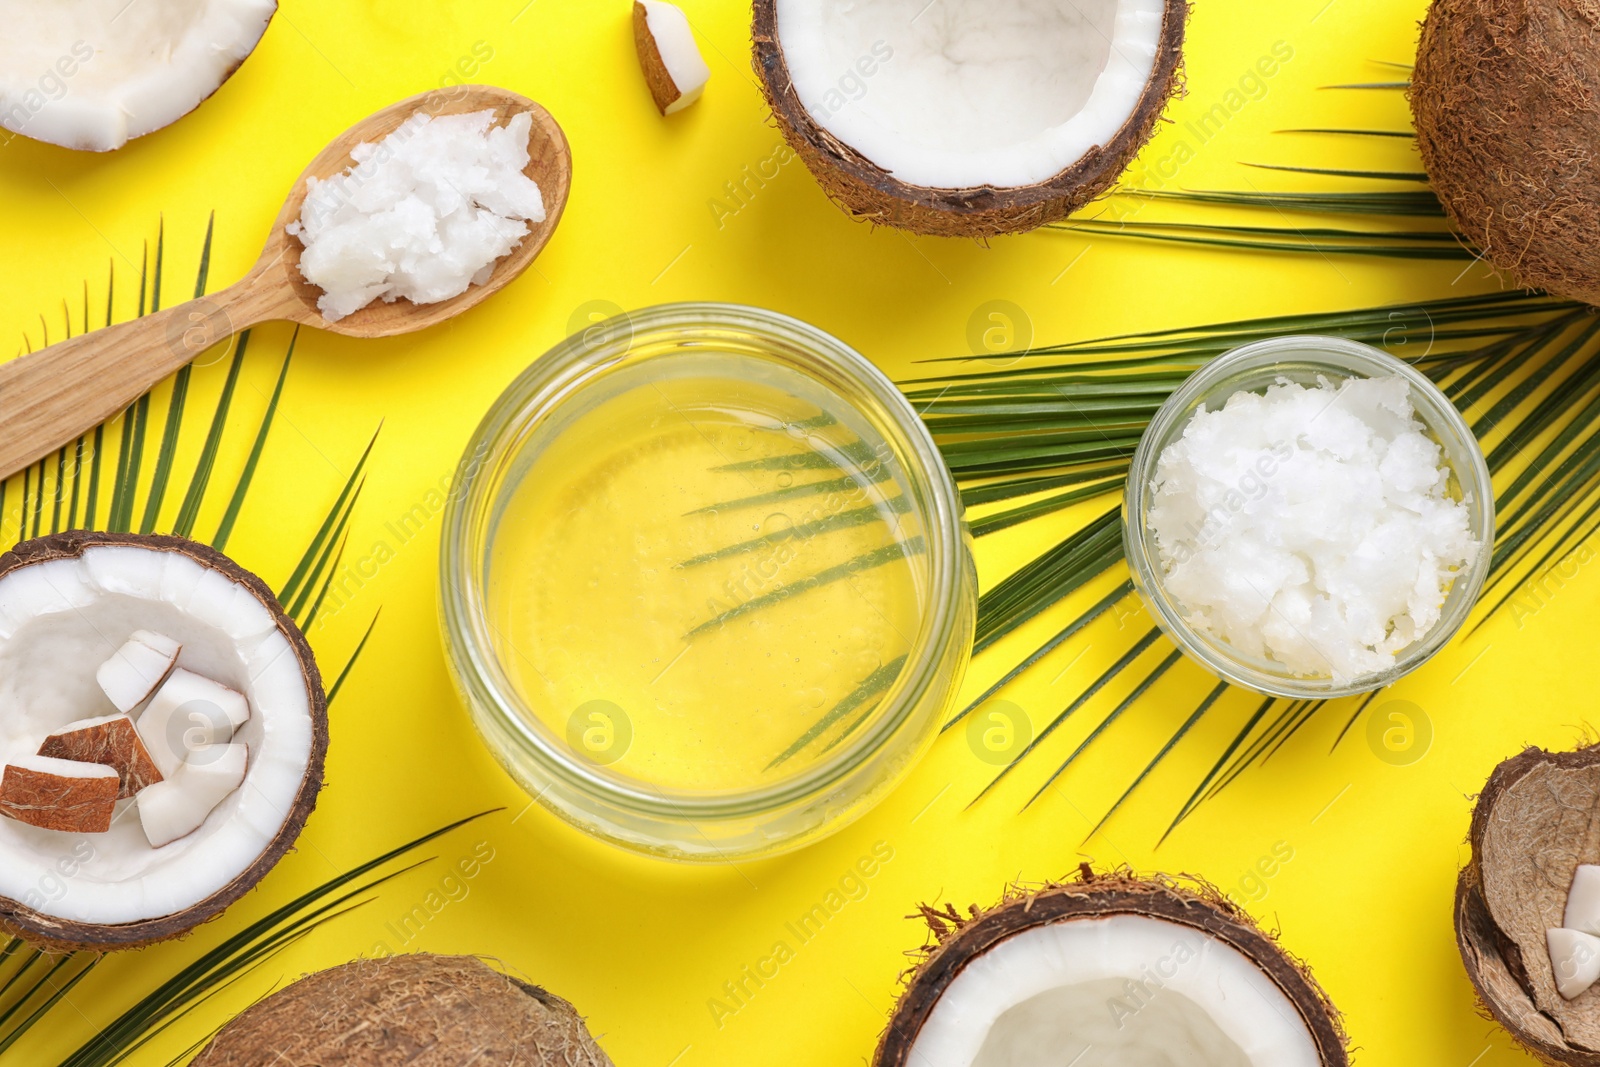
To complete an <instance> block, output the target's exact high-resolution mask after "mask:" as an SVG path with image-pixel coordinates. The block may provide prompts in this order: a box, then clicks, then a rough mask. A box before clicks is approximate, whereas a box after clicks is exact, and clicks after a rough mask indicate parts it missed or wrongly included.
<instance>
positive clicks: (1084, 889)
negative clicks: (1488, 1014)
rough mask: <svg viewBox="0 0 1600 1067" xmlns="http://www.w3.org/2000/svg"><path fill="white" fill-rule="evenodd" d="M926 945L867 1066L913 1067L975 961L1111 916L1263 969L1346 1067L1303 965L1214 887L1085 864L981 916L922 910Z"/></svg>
mask: <svg viewBox="0 0 1600 1067" xmlns="http://www.w3.org/2000/svg"><path fill="white" fill-rule="evenodd" d="M920 910H921V914H922V918H923V919H924V920H925V921H926V922H927V923H928V927H929V929H930V930H931V931H932V935H933V940H932V942H931V943H930V944H929V945H928V946H927V947H925V948H924V949H923V953H922V958H921V960H920V961H919V962H918V963H917V965H916V966H915V967H914V968H913V969H912V970H911V971H909V972H908V973H907V977H906V980H905V989H904V991H903V992H902V993H901V995H900V1000H899V1002H898V1003H897V1004H896V1005H895V1009H894V1014H893V1015H892V1016H891V1017H890V1019H889V1025H888V1028H887V1029H885V1030H884V1032H883V1036H882V1037H881V1038H880V1039H879V1041H878V1050H877V1054H876V1055H875V1056H874V1057H873V1061H872V1062H873V1067H915V1064H914V1061H912V1060H911V1058H910V1057H911V1051H912V1047H913V1045H914V1044H915V1043H916V1039H917V1035H918V1034H919V1033H921V1031H922V1028H923V1025H924V1024H925V1023H927V1021H928V1018H929V1016H930V1015H931V1014H932V1012H933V1009H934V1006H935V1005H936V1004H937V1003H938V1002H939V998H940V997H942V996H943V995H944V993H945V992H946V990H948V989H949V988H950V985H951V983H952V982H954V981H955V979H956V977H957V976H958V975H959V974H960V973H961V972H962V970H963V969H964V968H966V967H967V965H968V964H970V963H972V961H973V960H975V959H977V958H978V957H980V956H982V955H983V954H984V953H985V952H987V951H989V950H990V949H992V948H994V947H995V946H996V945H998V944H999V943H1000V942H1002V941H1004V940H1006V939H1007V938H1010V937H1014V936H1016V935H1018V934H1021V933H1024V932H1026V931H1028V930H1031V929H1034V928H1037V927H1040V926H1045V925H1048V924H1053V923H1064V922H1075V921H1079V920H1085V919H1103V918H1108V917H1111V916H1117V915H1133V916H1142V917H1145V918H1151V919H1160V920H1165V921H1166V922H1170V923H1175V924H1177V925H1179V926H1185V927H1189V928H1191V929H1194V930H1197V931H1199V932H1200V933H1202V934H1204V935H1205V936H1207V937H1210V938H1215V939H1216V940H1218V941H1220V942H1222V943H1223V944H1225V945H1228V946H1230V947H1232V948H1234V949H1237V950H1238V951H1239V952H1240V953H1242V954H1243V955H1244V956H1245V957H1246V958H1247V959H1249V960H1250V961H1251V962H1252V963H1254V964H1255V965H1256V966H1257V967H1259V968H1260V969H1261V971H1262V973H1263V974H1265V975H1266V976H1267V977H1268V978H1269V979H1270V980H1271V981H1272V982H1273V984H1275V985H1276V986H1277V987H1278V988H1279V989H1280V990H1281V991H1282V992H1283V994H1284V996H1285V997H1287V998H1288V1000H1289V1003H1290V1004H1292V1005H1294V1007H1295V1009H1296V1010H1297V1011H1298V1012H1299V1015H1300V1018H1301V1021H1302V1022H1304V1023H1305V1026H1306V1029H1307V1030H1308V1031H1309V1032H1310V1035H1311V1039H1312V1043H1313V1044H1314V1045H1315V1047H1316V1050H1317V1054H1318V1057H1319V1059H1320V1061H1321V1063H1322V1064H1323V1065H1324V1067H1348V1064H1349V1062H1350V1055H1349V1051H1348V1044H1349V1042H1348V1038H1347V1037H1346V1036H1345V1032H1344V1026H1343V1023H1342V1022H1341V1020H1340V1017H1339V1013H1338V1011H1337V1010H1335V1008H1334V1006H1333V1003H1332V1002H1331V1001H1330V1000H1329V999H1328V996H1327V994H1326V993H1324V992H1323V990H1322V987H1321V986H1320V985H1318V984H1317V981H1316V979H1314V978H1313V977H1312V976H1311V973H1310V971H1309V970H1308V969H1307V968H1306V966H1305V965H1304V964H1302V963H1300V962H1299V961H1298V960H1296V959H1295V958H1294V957H1292V956H1290V955H1289V953H1288V952H1286V951H1285V950H1284V949H1283V948H1282V946H1280V945H1279V944H1278V943H1277V941H1275V940H1274V939H1273V937H1272V935H1270V934H1268V933H1266V932H1265V931H1263V930H1262V929H1261V928H1260V927H1259V926H1257V925H1256V924H1255V922H1254V920H1252V919H1251V918H1250V916H1249V915H1247V914H1246V913H1245V912H1244V911H1243V910H1241V909H1240V908H1239V907H1238V906H1237V905H1235V904H1234V903H1233V902H1232V901H1230V900H1228V898H1227V897H1225V896H1224V895H1223V894H1222V892H1221V891H1220V890H1218V889H1216V888H1215V887H1213V886H1211V885H1209V884H1207V883H1205V882H1201V881H1198V880H1195V879H1184V880H1182V881H1179V880H1177V879H1174V878H1170V877H1167V876H1164V875H1156V876H1153V877H1150V878H1140V877H1136V876H1135V875H1134V874H1133V873H1132V872H1131V871H1128V870H1126V869H1118V870H1113V871H1109V872H1105V873H1096V872H1095V871H1094V870H1093V869H1092V868H1091V867H1090V866H1089V865H1088V864H1082V865H1081V866H1080V867H1079V869H1078V872H1077V874H1076V875H1075V876H1074V877H1073V878H1072V879H1070V880H1068V881H1065V882H1059V883H1050V884H1046V885H1044V886H1035V887H1020V886H1019V887H1014V888H1012V889H1011V890H1010V891H1009V892H1007V894H1006V895H1005V897H1004V899H1003V900H1002V901H1001V902H1000V903H999V904H997V905H996V906H994V907H992V908H990V909H988V910H987V911H985V910H982V909H979V908H978V907H977V906H975V905H974V906H972V907H971V908H969V909H968V911H967V913H966V914H965V915H963V914H962V913H961V912H959V911H958V910H956V909H955V908H954V907H952V906H949V905H946V907H945V908H943V909H936V908H932V907H929V906H928V905H926V904H924V905H922V906H921V909H920Z"/></svg>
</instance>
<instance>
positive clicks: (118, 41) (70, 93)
mask: <svg viewBox="0 0 1600 1067" xmlns="http://www.w3.org/2000/svg"><path fill="white" fill-rule="evenodd" d="M277 10H278V5H277V0H136V2H130V0H7V2H6V3H5V4H4V5H3V6H0V12H3V13H4V16H5V32H3V33H0V126H4V127H5V128H6V129H8V130H11V131H13V132H14V133H20V134H24V135H25V136H28V137H32V138H34V139H35V140H39V141H48V142H49V143H51V144H57V145H61V146H62V147H64V148H79V149H86V150H89V151H94V152H105V151H108V150H110V149H113V148H121V147H122V146H123V145H124V144H127V143H128V141H129V140H131V139H132V138H135V137H142V136H144V135H145V134H147V133H150V132H152V131H154V130H159V129H161V128H162V127H163V126H167V125H169V124H171V123H173V122H176V121H177V120H178V119H180V118H182V117H183V116H184V115H187V114H188V113H189V112H190V111H193V110H194V109H195V108H196V107H197V106H199V104H200V103H201V101H203V100H205V99H206V98H207V97H209V96H210V95H211V94H212V93H214V92H216V91H217V89H219V88H220V87H221V86H222V83H223V82H225V81H227V80H228V78H229V77H231V76H232V75H233V72H234V71H235V70H237V69H238V68H239V65H240V64H241V63H243V62H244V60H245V57H247V56H248V55H250V53H251V52H252V51H254V49H255V47H256V43H257V42H258V41H260V40H261V35H262V34H263V33H265V32H266V29H267V23H269V22H271V21H272V16H273V14H274V13H276V11H277Z"/></svg>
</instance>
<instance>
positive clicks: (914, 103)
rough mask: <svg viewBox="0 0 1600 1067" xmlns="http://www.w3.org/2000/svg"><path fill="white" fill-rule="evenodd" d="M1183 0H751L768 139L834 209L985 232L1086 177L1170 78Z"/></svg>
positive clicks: (1129, 142)
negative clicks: (787, 153) (793, 155)
mask: <svg viewBox="0 0 1600 1067" xmlns="http://www.w3.org/2000/svg"><path fill="white" fill-rule="evenodd" d="M1187 16H1188V5H1187V4H1186V3H1184V0H938V2H937V3H929V2H928V0H874V2H873V3H859V2H857V0H755V24H754V48H755V66H756V72H757V74H758V75H759V76H760V78H761V83H762V88H763V89H764V91H765V93H766V96H767V102H768V104H770V105H771V107H772V112H773V115H774V116H775V117H776V118H777V121H778V126H779V128H780V129H781V130H782V132H783V135H784V138H785V139H786V140H787V141H788V142H789V144H790V145H791V146H792V147H793V148H794V150H795V151H796V152H797V153H799V155H800V158H801V159H803V160H805V163H806V166H807V167H808V168H810V170H811V172H812V174H814V175H815V176H816V178H817V181H818V182H819V183H821V185H822V187H823V189H824V190H825V191H826V192H827V193H828V194H829V196H831V197H832V198H833V199H834V200H835V201H836V202H837V203H838V204H839V205H840V206H841V207H843V208H844V209H845V211H847V212H849V213H850V214H852V215H855V216H858V217H861V218H864V219H868V220H871V221H873V222H879V223H885V224H887V225H891V226H898V227H901V228H903V229H907V230H913V231H916V232H919V233H928V234H938V235H955V236H968V237H986V236H990V235H993V234H1000V233H1012V232H1016V231H1020V230H1028V229H1032V228H1033V227H1035V226H1039V225H1042V224H1043V223H1046V222H1053V221H1055V220H1057V219H1061V218H1064V217H1065V216H1067V215H1068V214H1070V213H1071V212H1073V211H1075V210H1077V209H1078V208H1080V207H1082V206H1083V205H1084V204H1086V203H1087V202H1088V201H1089V200H1090V199H1091V198H1093V197H1095V196H1097V195H1098V194H1100V193H1102V192H1104V191H1105V190H1106V189H1108V188H1109V187H1110V186H1111V184H1112V183H1113V182H1114V181H1115V180H1116V178H1117V176H1118V175H1120V174H1121V173H1122V171H1123V169H1124V168H1125V167H1126V166H1127V164H1128V162H1129V161H1130V160H1131V159H1132V158H1133V156H1134V155H1135V153H1137V152H1138V150H1139V148H1140V147H1141V146H1142V145H1143V144H1144V143H1145V142H1146V141H1147V140H1149V138H1150V134H1151V132H1152V131H1153V129H1154V128H1155V124H1156V120H1157V119H1158V118H1159V117H1160V115H1161V112H1162V109H1163V108H1165V107H1166V104H1167V100H1168V99H1169V98H1170V97H1171V96H1172V95H1173V94H1174V93H1175V92H1177V91H1178V90H1179V88H1180V84H1181V77H1180V74H1179V68H1180V61H1181V58H1182V50H1183V32H1184V20H1185V19H1186V18H1187Z"/></svg>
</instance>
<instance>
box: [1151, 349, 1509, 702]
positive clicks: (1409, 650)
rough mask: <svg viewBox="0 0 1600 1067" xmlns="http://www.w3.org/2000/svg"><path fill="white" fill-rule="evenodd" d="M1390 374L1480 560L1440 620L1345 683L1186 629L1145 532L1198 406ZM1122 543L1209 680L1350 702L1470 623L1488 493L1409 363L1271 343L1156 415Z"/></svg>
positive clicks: (1459, 426)
mask: <svg viewBox="0 0 1600 1067" xmlns="http://www.w3.org/2000/svg"><path fill="white" fill-rule="evenodd" d="M1394 375H1398V376H1400V377H1402V378H1404V379H1405V380H1406V382H1407V383H1408V384H1409V385H1410V390H1409V392H1410V399H1411V404H1412V407H1413V408H1414V410H1415V414H1416V418H1417V419H1418V421H1420V422H1421V423H1422V424H1423V426H1424V427H1426V432H1427V434H1428V436H1429V437H1431V438H1432V439H1433V440H1434V441H1435V442H1436V443H1437V444H1439V446H1440V447H1441V449H1442V450H1443V460H1444V462H1445V464H1446V465H1448V467H1449V468H1450V472H1451V478H1450V483H1449V489H1448V491H1449V493H1450V494H1451V496H1453V497H1454V498H1455V499H1457V500H1459V501H1461V502H1462V503H1464V504H1465V505H1466V506H1467V512H1468V524H1469V527H1470V529H1471V532H1472V536H1473V538H1474V540H1476V541H1477V542H1478V545H1479V548H1478V551H1477V554H1476V556H1475V557H1474V558H1473V559H1472V560H1471V561H1469V562H1468V563H1467V565H1466V566H1465V567H1463V568H1462V570H1461V571H1460V572H1459V573H1457V574H1456V575H1455V578H1454V580H1453V581H1452V582H1451V584H1450V589H1449V592H1448V593H1447V594H1446V596H1445V599H1444V604H1443V606H1442V607H1441V609H1440V615H1439V619H1438V620H1437V621H1436V622H1435V623H1434V625H1433V626H1432V627H1431V628H1430V629H1429V630H1428V631H1427V632H1426V633H1425V634H1423V635H1422V636H1421V637H1420V638H1418V639H1417V640H1415V641H1413V642H1412V643H1411V644H1409V645H1407V646H1406V647H1405V648H1402V649H1401V650H1400V651H1399V652H1398V653H1396V655H1395V659H1394V665H1393V666H1391V667H1389V668H1387V669H1385V670H1382V671H1379V672H1377V673H1374V674H1368V675H1362V676H1360V677H1357V678H1353V679H1347V680H1345V681H1335V680H1334V679H1333V678H1331V677H1302V676H1298V675H1295V674H1293V673H1291V672H1289V671H1288V670H1287V669H1286V668H1285V667H1284V666H1283V665H1282V664H1279V663H1276V662H1275V661H1273V660H1270V659H1267V658H1264V657H1259V656H1252V655H1248V654H1246V653H1244V652H1242V651H1241V650H1239V649H1237V648H1235V647H1233V646H1232V645H1230V644H1228V643H1227V642H1225V641H1222V640H1220V639H1219V638H1218V637H1216V636H1214V635H1212V634H1209V633H1205V632H1202V631H1200V630H1197V629H1196V628H1195V627H1193V626H1191V625H1190V624H1189V623H1188V622H1187V621H1186V620H1185V618H1184V615H1185V612H1184V609H1183V606H1182V605H1181V604H1179V603H1177V602H1176V601H1175V600H1174V599H1173V598H1172V596H1170V595H1169V594H1168V592H1167V589H1166V586H1165V583H1164V571H1163V567H1162V564H1161V561H1160V556H1159V553H1158V550H1157V546H1156V538H1155V534H1154V532H1153V531H1152V530H1151V529H1150V525H1149V514H1150V509H1151V507H1152V504H1153V501H1154V496H1155V489H1154V485H1153V477H1154V474H1155V469H1156V461H1157V460H1158V459H1159V457H1160V456H1161V453H1162V451H1163V450H1164V449H1165V448H1166V447H1167V446H1168V445H1169V444H1171V443H1172V442H1173V441H1175V440H1177V439H1178V438H1179V437H1180V436H1182V434H1183V431H1184V429H1185V427H1186V426H1187V425H1188V423H1189V420H1190V418H1191V417H1193V415H1194V413H1195V411H1196V409H1198V408H1199V407H1200V405H1202V404H1204V405H1205V406H1206V408H1207V410H1212V411H1214V410H1216V409H1217V408H1220V407H1221V406H1222V405H1223V404H1224V403H1225V402H1226V401H1227V399H1228V397H1230V396H1232V395H1233V394H1235V393H1238V392H1261V391H1263V390H1265V389H1266V388H1267V387H1268V386H1270V385H1272V384H1274V383H1276V382H1279V381H1290V382H1296V383H1299V384H1301V385H1306V386H1314V385H1316V384H1317V381H1318V379H1319V378H1325V379H1328V380H1329V381H1332V382H1334V383H1338V382H1340V381H1342V380H1345V379H1348V378H1353V377H1362V378H1375V377H1389V376H1394ZM1122 543H1123V547H1124V549H1125V550H1126V552H1127V557H1128V567H1129V569H1130V570H1131V571H1132V574H1133V583H1134V587H1135V588H1136V589H1137V590H1138V592H1139V595H1140V597H1141V598H1142V599H1143V600H1144V603H1145V606H1146V607H1147V608H1148V609H1149V611H1150V614H1151V616H1152V617H1153V618H1154V619H1155V620H1156V624H1157V625H1158V626H1160V627H1161V629H1162V631H1164V632H1165V633H1166V635H1167V636H1168V637H1169V638H1171V639H1172V641H1173V643H1174V644H1176V645H1177V646H1178V647H1179V648H1180V649H1182V650H1183V651H1184V652H1185V653H1186V654H1187V655H1188V656H1189V657H1190V658H1191V659H1193V660H1195V661H1196V662H1198V663H1199V664H1200V665H1201V666H1203V667H1205V668H1206V669H1207V670H1209V671H1210V672H1211V673H1213V674H1216V675H1218V676H1220V677H1221V678H1223V679H1224V680H1226V681H1229V682H1232V683H1233V684H1235V685H1240V686H1244V687H1245V688H1247V689H1253V690H1256V691H1257V692H1261V693H1269V694H1273V695H1276V696H1282V697H1291V698H1305V699H1326V698H1331V697H1340V696H1349V695H1352V694H1355V693H1365V692H1370V691H1372V690H1375V689H1380V688H1382V687H1383V686H1386V685H1388V684H1390V683H1391V682H1394V681H1396V680H1397V679H1399V678H1401V677H1403V676H1405V675H1407V674H1409V673H1411V672H1412V671H1414V670H1416V669H1417V668H1418V667H1420V666H1422V665H1423V664H1424V663H1426V662H1427V661H1428V660H1429V659H1431V658H1433V656H1434V655H1435V654H1436V653H1437V652H1438V651H1439V650H1440V649H1441V648H1443V647H1444V645H1445V644H1446V643H1447V642H1448V641H1449V640H1450V638H1451V637H1452V636H1454V635H1455V633H1456V631H1457V630H1459V629H1460V628H1461V624H1462V623H1464V622H1465V621H1466V619H1467V615H1468V614H1469V613H1470V612H1471V611H1472V606H1473V604H1474V603H1475V602H1476V601H1477V598H1478V594H1479V592H1480V591H1481V590H1482V589H1483V583H1484V579H1485V578H1486V577H1487V576H1488V573H1489V562H1490V559H1491V557H1492V555H1493V547H1494V488H1493V486H1492V485H1491V483H1490V480H1489V468H1488V465H1487V464H1486V463H1485V462H1484V458H1483V452H1482V450H1481V449H1479V447H1478V442H1477V439H1476V438H1474V437H1473V435H1472V431H1471V429H1470V428H1469V427H1468V426H1467V424H1466V421H1465V420H1464V419H1463V418H1462V417H1461V413H1460V412H1459V411H1457V410H1456V408H1455V405H1453V404H1452V403H1450V400H1449V398H1448V397H1446V396H1445V395H1444V393H1443V392H1441V391H1440V390H1439V388H1438V387H1437V386H1436V385H1434V384H1433V382H1431V381H1429V380H1428V378H1427V377H1425V376H1424V375H1422V374H1421V373H1419V372H1418V371H1417V370H1416V369H1415V368H1413V367H1412V366H1411V365H1410V364H1408V363H1405V362H1403V361H1401V360H1398V359H1396V358H1394V357H1393V356H1391V355H1389V354H1387V353H1385V352H1381V351H1379V350H1378V349H1376V348H1372V347H1370V346H1368V345H1364V344H1360V343H1359V342H1356V341H1350V340H1346V339H1344V338H1342V337H1318V336H1290V337H1275V338H1270V339H1268V340H1265V341H1256V342H1253V343H1251V344H1247V345H1242V346H1240V347H1239V348H1235V349H1233V350H1231V351H1229V352H1226V353H1224V354H1223V355H1221V356H1218V357H1217V358H1216V359H1213V360H1212V361H1211V362H1210V363H1207V364H1206V365H1205V366H1203V367H1201V368H1200V369H1199V370H1197V371H1195V372H1194V374H1192V375H1191V376H1190V377H1189V378H1188V379H1187V380H1185V381H1184V383H1183V385H1181V386H1180V387H1179V388H1178V389H1177V391H1176V392H1174V393H1173V394H1172V396H1171V397H1169V398H1168V399H1167V402H1166V403H1165V404H1163V405H1162V406H1161V408H1160V410H1158V411H1157V412H1156V415H1155V417H1154V418H1153V419H1152V420H1151V421H1150V426H1149V427H1148V428H1147V429H1146V430H1145V433H1144V436H1143V437H1142V438H1140V440H1139V447H1138V449H1137V450H1136V451H1135V452H1134V455H1133V462H1132V465H1131V466H1130V468H1129V471H1128V489H1127V492H1126V493H1125V494H1124V496H1123V505H1122Z"/></svg>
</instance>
